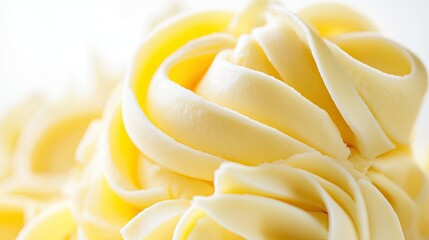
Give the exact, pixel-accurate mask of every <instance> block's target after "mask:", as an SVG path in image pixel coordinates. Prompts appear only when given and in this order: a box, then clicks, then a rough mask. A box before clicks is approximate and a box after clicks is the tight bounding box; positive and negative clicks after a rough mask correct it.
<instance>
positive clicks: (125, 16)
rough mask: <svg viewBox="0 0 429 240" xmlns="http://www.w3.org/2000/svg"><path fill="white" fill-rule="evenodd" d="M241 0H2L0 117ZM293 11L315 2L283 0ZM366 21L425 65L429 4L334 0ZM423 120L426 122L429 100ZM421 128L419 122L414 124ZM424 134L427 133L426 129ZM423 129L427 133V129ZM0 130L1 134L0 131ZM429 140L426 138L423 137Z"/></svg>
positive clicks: (83, 86) (112, 68)
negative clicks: (182, 19)
mask: <svg viewBox="0 0 429 240" xmlns="http://www.w3.org/2000/svg"><path fill="white" fill-rule="evenodd" d="M245 2H246V1H245V0H217V1H215V0H181V1H180V0H176V1H174V0H170V1H168V0H153V1H152V0H146V1H145V0H102V1H101V0H100V1H97V0H0V116H1V115H2V114H3V113H4V111H5V110H6V109H8V108H10V107H11V106H12V105H13V104H14V103H15V102H16V101H17V100H20V99H23V98H25V97H26V96H29V95H31V94H37V93H38V94H43V95H45V96H48V98H49V99H50V100H53V101H55V100H58V99H59V98H61V97H63V96H64V95H67V94H68V93H69V92H70V91H75V92H77V93H79V94H85V92H88V91H89V90H88V82H89V81H90V79H91V78H92V77H93V75H94V72H93V67H94V64H93V62H94V60H98V64H99V65H100V64H101V66H102V67H103V68H104V69H103V71H105V72H106V73H108V74H113V75H114V74H116V75H118V74H121V73H122V72H123V71H124V69H125V66H126V65H127V62H128V61H129V60H130V58H131V57H132V53H133V51H134V49H135V48H136V47H137V45H138V42H139V41H140V39H141V38H142V36H143V35H144V33H145V32H147V30H148V29H149V28H150V27H151V26H153V25H154V24H155V23H156V22H158V21H160V20H161V19H162V18H164V17H165V16H167V15H170V14H172V13H174V12H178V11H181V10H184V9H188V10H189V9H201V8H208V7H213V6H214V7H216V8H230V9H231V8H232V9H237V8H239V7H241V6H243V4H244V3H245ZM283 2H284V5H285V6H286V7H287V8H289V9H291V10H298V9H300V8H302V7H304V6H306V5H309V4H311V3H314V2H320V1H319V0H306V1H303V0H301V1H299V0H285V1H283ZM338 2H342V3H345V4H347V5H350V6H352V7H354V8H355V9H357V10H359V11H361V12H362V13H363V14H364V15H366V16H368V17H369V18H370V19H371V20H372V21H373V22H374V23H375V24H376V25H377V26H378V27H379V29H380V31H381V32H382V33H384V34H385V35H386V36H387V37H389V38H391V39H393V40H395V41H398V42H400V43H402V44H403V45H405V46H406V47H408V48H409V49H411V50H412V51H414V52H415V53H416V54H417V55H418V56H420V57H421V58H422V59H423V60H424V61H425V63H426V65H427V66H429V27H428V23H429V1H427V0H359V1H358V0H355V1H353V0H347V1H338ZM426 102H427V103H426V110H425V111H426V112H425V113H424V114H425V117H426V119H427V121H428V122H429V97H428V98H427V100H426ZM420 125H421V126H423V127H424V125H425V124H424V121H423V120H422V121H421V123H420ZM428 128H429V127H428ZM428 128H426V131H427V132H426V134H427V135H429V130H428ZM0 131H1V129H0ZM428 138H429V137H428Z"/></svg>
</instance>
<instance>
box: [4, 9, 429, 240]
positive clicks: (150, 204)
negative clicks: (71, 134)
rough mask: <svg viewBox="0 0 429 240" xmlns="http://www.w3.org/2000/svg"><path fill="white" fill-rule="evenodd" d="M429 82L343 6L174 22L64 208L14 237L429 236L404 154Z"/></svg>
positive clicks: (101, 127)
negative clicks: (51, 230)
mask: <svg viewBox="0 0 429 240" xmlns="http://www.w3.org/2000/svg"><path fill="white" fill-rule="evenodd" d="M426 87H427V75H426V71H425V69H424V67H423V66H422V64H421V62H420V61H419V60H418V59H417V58H416V57H415V56H414V55H413V54H412V53H411V52H409V51H408V50H406V49H404V48H403V47H402V46H400V45H398V44H396V43H394V42H392V41H390V40H388V39H386V38H384V37H383V36H381V35H380V34H378V33H376V32H375V27H374V26H373V24H372V23H370V22H369V21H368V20H366V19H365V18H364V17H363V16H361V15H360V14H358V13H356V12H354V11H352V10H350V9H349V8H346V7H343V6H340V5H336V4H322V5H316V6H313V7H310V8H307V9H304V10H303V11H302V12H301V13H300V14H299V15H298V16H297V15H295V14H293V13H290V12H287V11H286V10H284V9H283V8H282V7H281V6H278V5H276V4H274V3H271V2H268V1H254V2H252V3H251V4H249V6H248V7H247V8H246V9H245V10H244V11H243V12H241V13H233V12H226V11H207V12H198V13H192V14H187V15H181V16H178V17H175V18H172V19H170V20H167V22H165V23H163V24H162V25H160V26H158V27H157V28H156V29H155V30H154V31H152V33H151V34H149V35H148V36H147V37H146V39H145V41H144V42H143V44H142V46H141V48H140V49H139V50H138V52H137V55H136V58H135V60H134V62H133V66H132V68H131V71H130V72H129V75H128V76H127V78H126V81H125V83H124V86H123V88H120V89H119V88H118V90H117V91H115V92H114V93H113V95H112V97H111V99H110V101H109V103H107V105H106V106H105V108H104V109H105V110H104V113H103V116H102V118H101V119H100V120H96V121H94V122H93V123H92V124H91V126H90V127H89V128H88V130H87V131H86V134H85V136H84V137H83V139H82V141H81V142H80V145H79V147H78V151H77V161H78V162H77V165H78V168H79V169H80V170H79V171H77V172H76V174H75V175H74V176H73V178H72V179H73V181H72V182H78V183H77V184H76V185H72V186H73V187H76V189H77V190H76V191H73V192H72V193H71V194H70V196H71V202H64V203H59V204H57V205H54V206H52V207H50V208H49V209H47V210H45V211H43V212H42V213H41V214H40V215H38V216H37V217H36V218H34V220H33V221H31V222H30V223H29V224H27V225H26V226H25V227H24V229H23V230H22V231H21V233H20V235H19V237H18V238H19V239H41V238H42V236H43V235H44V234H48V231H50V230H47V229H55V230H56V231H55V232H53V233H52V234H56V235H55V236H58V237H57V238H58V239H60V238H61V237H62V238H64V237H73V238H76V239H121V238H124V239H132V240H136V239H426V238H429V232H428V230H427V228H426V226H427V225H428V224H429V219H428V216H429V212H428V211H429V185H428V184H429V183H428V178H427V174H426V173H425V172H422V171H421V170H420V169H419V168H418V167H417V166H416V164H415V163H414V162H413V156H412V154H411V153H410V150H409V145H410V135H411V130H412V127H413V124H414V120H415V118H416V115H417V113H418V110H419V107H420V103H421V100H422V98H423V95H424V93H425V89H426ZM121 90H122V91H121ZM11 135H13V134H11ZM49 166H51V165H49ZM60 223H61V226H64V228H61V229H57V228H58V225H59V224H60ZM57 238H56V239H57Z"/></svg>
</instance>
